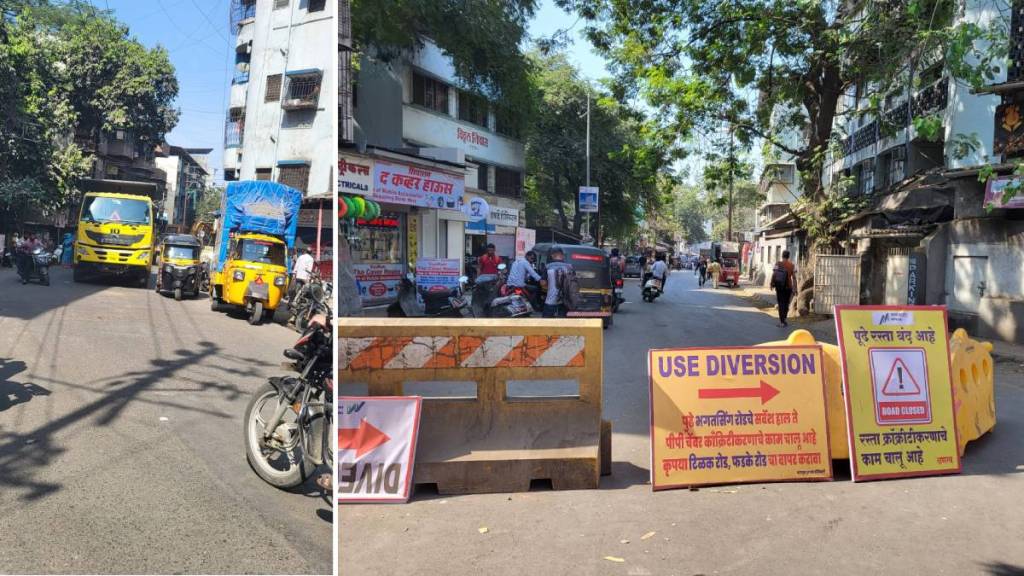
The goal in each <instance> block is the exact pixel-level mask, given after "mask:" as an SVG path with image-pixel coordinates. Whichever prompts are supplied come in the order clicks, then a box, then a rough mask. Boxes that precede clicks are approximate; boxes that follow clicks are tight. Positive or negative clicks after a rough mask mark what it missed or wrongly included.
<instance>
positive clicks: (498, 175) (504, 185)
mask: <svg viewBox="0 0 1024 576" xmlns="http://www.w3.org/2000/svg"><path fill="white" fill-rule="evenodd" d="M494 180H495V194H498V195H499V196H510V197H512V198H519V197H520V196H522V195H523V175H522V173H520V172H519V171H517V170H506V169H504V168H495V169H494Z"/></svg>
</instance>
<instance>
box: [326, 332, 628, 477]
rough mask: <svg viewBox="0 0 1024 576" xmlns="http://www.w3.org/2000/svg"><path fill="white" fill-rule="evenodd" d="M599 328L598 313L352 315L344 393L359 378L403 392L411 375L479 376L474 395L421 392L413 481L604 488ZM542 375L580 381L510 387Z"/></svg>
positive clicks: (383, 390)
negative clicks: (571, 388)
mask: <svg viewBox="0 0 1024 576" xmlns="http://www.w3.org/2000/svg"><path fill="white" fill-rule="evenodd" d="M603 338H604V332H603V330H602V329H601V321H600V320H599V319H568V318H566V319H517V320H502V319H434V318H429V319H414V318H355V319H349V318H345V319H342V320H341V321H340V322H339V364H338V365H339V369H340V371H341V373H340V379H339V380H340V382H341V389H340V394H341V395H342V396H344V395H346V394H347V393H346V386H347V385H351V384H359V383H361V384H365V385H366V389H365V391H364V390H353V392H352V393H356V394H359V393H369V395H371V396H403V395H407V394H408V392H406V390H405V388H406V385H407V383H411V382H417V383H421V382H434V383H436V384H437V385H439V386H442V387H443V386H444V385H445V383H449V382H458V383H461V384H465V383H466V382H470V383H473V384H475V386H476V394H475V398H465V397H459V398H446V397H438V398H430V397H425V398H424V403H423V411H422V415H421V420H420V434H419V441H418V443H417V449H416V467H415V471H414V482H416V483H419V484H423V483H434V484H437V489H438V491H439V492H440V493H442V494H460V493H479V492H515V491H525V490H528V489H529V486H530V482H531V481H532V480H539V479H544V480H550V481H551V484H552V486H553V487H554V488H555V489H556V490H557V489H580V488H596V487H597V485H598V478H599V473H600V464H601V463H600V455H599V454H600V450H599V446H600V444H601V440H602V433H601V389H602V378H603V366H602V362H603V346H604V342H603ZM538 380H540V381H541V382H534V383H533V384H534V388H535V389H536V388H537V387H540V388H543V387H544V385H545V382H549V381H559V382H564V381H567V380H568V381H575V382H576V383H577V384H578V390H579V393H578V394H577V395H573V396H554V395H552V396H538V397H529V398H525V399H524V398H518V397H512V396H511V395H510V394H509V390H508V387H509V384H508V383H509V382H510V381H538ZM352 393H348V394H352ZM606 436H607V439H606V440H605V442H606V443H609V442H610V433H608V434H606ZM606 448H608V447H607V446H606ZM606 452H607V453H609V454H610V452H609V451H606Z"/></svg>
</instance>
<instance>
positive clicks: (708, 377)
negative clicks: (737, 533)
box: [648, 346, 832, 490]
mask: <svg viewBox="0 0 1024 576" xmlns="http://www.w3.org/2000/svg"><path fill="white" fill-rule="evenodd" d="M648 361H649V368H648V370H649V375H650V385H651V396H650V398H651V485H652V487H653V489H654V490H663V489H666V488H681V487H688V486H698V485H704V484H730V483H738V482H768V481H784V480H827V479H830V478H832V460H831V458H830V455H829V441H828V423H827V421H826V416H825V379H824V367H823V365H822V355H821V348H820V347H818V346H775V347H756V348H755V347H748V348H683V349H676V350H651V351H650V352H649V354H648Z"/></svg>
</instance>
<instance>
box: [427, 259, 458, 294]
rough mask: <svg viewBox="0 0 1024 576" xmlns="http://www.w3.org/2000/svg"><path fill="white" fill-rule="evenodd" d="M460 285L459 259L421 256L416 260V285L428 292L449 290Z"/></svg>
mask: <svg viewBox="0 0 1024 576" xmlns="http://www.w3.org/2000/svg"><path fill="white" fill-rule="evenodd" d="M458 286H459V261H458V260H457V259H454V258H452V259H449V258H420V259H419V260H417V261H416V287H417V288H419V289H421V290H425V291H427V292H438V291H448V290H451V289H452V288H458Z"/></svg>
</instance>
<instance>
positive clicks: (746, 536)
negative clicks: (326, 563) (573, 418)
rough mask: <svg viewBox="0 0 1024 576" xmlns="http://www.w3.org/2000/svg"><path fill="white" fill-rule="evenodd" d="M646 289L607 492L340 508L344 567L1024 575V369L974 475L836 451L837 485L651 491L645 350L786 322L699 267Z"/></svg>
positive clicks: (620, 390) (623, 366)
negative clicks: (861, 464) (907, 468)
mask: <svg viewBox="0 0 1024 576" xmlns="http://www.w3.org/2000/svg"><path fill="white" fill-rule="evenodd" d="M637 284H638V283H637V282H636V281H629V282H628V283H627V292H626V294H627V297H628V298H629V299H630V300H631V303H630V304H628V305H625V306H624V308H623V310H622V312H621V314H618V315H616V318H615V325H614V326H613V327H612V328H610V329H609V330H608V331H607V332H605V358H604V367H605V379H604V402H605V404H604V412H605V418H608V419H611V420H612V421H613V423H614V430H615V434H614V441H613V461H614V463H613V465H612V468H613V474H612V476H610V477H604V478H602V479H601V488H600V489H599V490H590V491H574V492H553V491H532V492H527V493H519V494H498V495H474V496H438V495H436V494H434V495H429V494H419V495H417V496H416V497H414V499H413V500H412V502H411V503H409V504H405V505H387V506H373V505H360V506H343V507H342V508H341V509H340V512H339V515H340V518H339V538H340V549H339V569H340V573H341V574H342V575H343V576H347V575H354V574H379V575H386V574H397V575H407V574H508V575H522V574H537V575H541V574H544V575H547V574H551V575H563V574H573V575H576V574H588V575H589V574H601V575H603V574H610V575H618V574H621V575H643V574H655V575H672V574H677V575H696V574H707V575H710V574H759V575H762V574H769V575H771V574H778V575H791V574H827V575H836V574H899V575H904V574H950V575H961V574H993V575H1009V574H1022V573H1024V370H1022V367H1021V366H1020V365H1017V364H1014V363H1006V362H1002V363H999V364H997V368H996V402H997V408H998V424H997V426H996V428H995V431H994V433H993V434H990V435H988V436H986V437H984V438H982V439H981V440H979V441H977V442H975V443H972V444H970V445H968V448H967V454H966V457H965V459H964V470H963V474H962V475H959V476H946V477H932V478H920V479H904V480H891V481H885V482H870V483H861V484H856V485H854V484H853V483H852V482H850V480H849V464H848V462H847V461H837V462H836V468H837V478H836V481H835V482H829V483H787V484H748V485H737V486H723V487H714V488H702V489H700V490H697V491H688V490H672V491H664V492H659V493H657V494H654V493H652V492H651V489H650V485H649V483H648V478H649V472H648V469H649V462H648V461H649V444H648V426H649V424H648V384H647V381H646V375H645V372H646V370H645V364H644V358H645V354H646V351H647V350H648V349H649V348H666V347H676V346H715V345H723V346H724V345H748V344H755V343H760V342H764V341H769V340H777V339H781V338H782V337H784V336H785V335H786V334H788V332H789V331H788V330H784V329H782V328H778V327H776V322H777V320H775V319H774V318H773V317H772V316H770V315H768V314H766V313H764V312H761V311H758V310H756V309H755V308H753V307H751V306H750V304H749V303H748V302H747V301H746V300H743V299H741V298H738V297H736V296H734V295H731V294H730V291H729V289H727V288H721V289H719V290H718V291H714V290H712V289H711V288H707V289H703V290H701V289H698V288H697V283H696V280H695V278H694V277H693V275H692V272H689V271H681V272H677V273H675V274H673V276H672V277H671V278H670V280H669V284H668V292H667V294H666V295H665V297H663V298H661V299H659V300H658V301H657V302H655V303H654V304H647V303H644V302H642V301H641V300H640V295H639V289H638V287H637ZM797 327H799V325H798V324H796V323H793V328H797ZM833 342H834V336H833ZM342 390H343V393H344V388H342ZM483 527H486V528H487V531H486V533H480V531H479V529H480V528H483ZM650 533H653V535H649V536H647V538H644V536H645V535H648V534H650ZM605 557H612V558H615V559H621V560H622V561H621V562H618V561H613V560H607V559H605Z"/></svg>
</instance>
